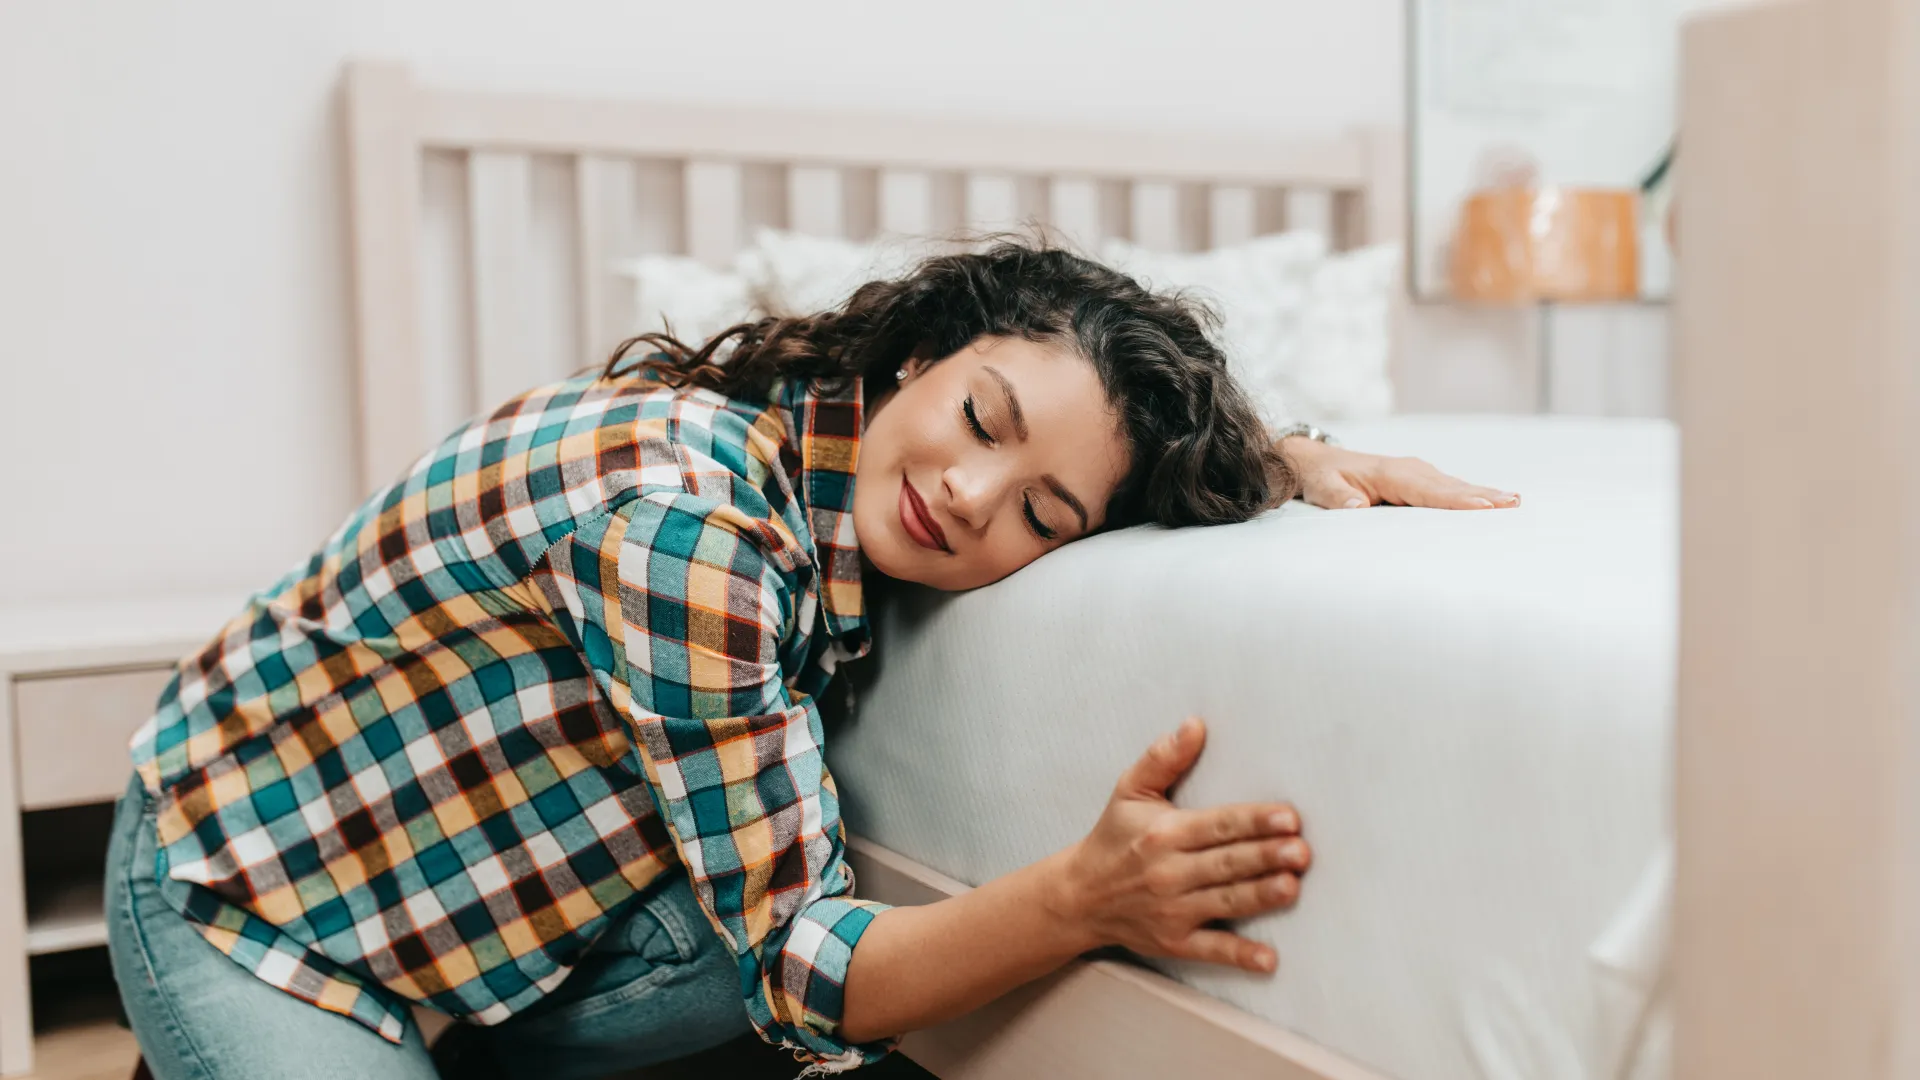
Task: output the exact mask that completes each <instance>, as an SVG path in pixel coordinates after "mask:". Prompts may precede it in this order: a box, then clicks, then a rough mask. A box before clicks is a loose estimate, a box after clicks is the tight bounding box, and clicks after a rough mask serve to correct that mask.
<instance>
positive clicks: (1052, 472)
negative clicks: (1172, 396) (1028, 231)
mask: <svg viewBox="0 0 1920 1080" xmlns="http://www.w3.org/2000/svg"><path fill="white" fill-rule="evenodd" d="M905 370H906V372H907V377H906V379H905V380H904V381H903V382H901V383H900V384H899V386H898V387H897V388H896V389H894V390H892V391H890V392H888V393H885V394H882V395H880V396H879V397H878V398H877V399H875V400H874V401H873V402H871V403H870V404H869V407H868V419H867V430H866V434H865V437H864V438H862V440H861V445H860V461H859V464H858V466H857V469H856V472H855V480H854V489H853V529H854V533H855V535H856V536H857V537H858V538H859V541H860V550H861V551H862V552H863V553H865V555H866V557H867V559H868V560H869V561H871V562H872V563H873V565H874V566H875V567H876V568H877V569H879V571H880V572H881V573H883V574H886V575H887V576H888V577H893V578H899V579H901V580H903V581H915V582H919V583H920V584H923V585H930V586H932V587H934V588H936V589H948V590H958V589H972V588H977V587H979V586H981V585H988V584H991V583H993V582H995V581H998V580H1000V579H1001V578H1003V577H1006V576H1007V575H1008V574H1011V573H1013V572H1014V571H1015V570H1018V569H1020V568H1021V567H1023V566H1025V565H1027V564H1028V563H1030V562H1032V561H1033V560H1035V559H1037V558H1039V557H1040V556H1042V555H1044V554H1046V553H1047V552H1049V551H1052V550H1053V549H1054V548H1056V547H1059V546H1060V545H1061V544H1064V543H1067V542H1068V541H1070V540H1075V539H1078V538H1079V537H1082V536H1085V535H1087V534H1088V533H1090V532H1092V531H1094V530H1096V529H1098V528H1099V527H1100V524H1101V519H1102V516H1103V515H1104V514H1105V512H1106V507H1107V500H1108V499H1109V498H1110V497H1111V496H1112V495H1113V492H1114V489H1115V488H1117V487H1118V486H1119V484H1120V481H1121V480H1122V479H1123V478H1124V477H1125V476H1126V472H1127V466H1128V454H1127V446H1126V441H1125V439H1124V438H1123V437H1122V436H1121V433H1120V423H1119V418H1118V417H1117V416H1115V415H1114V413H1113V410H1112V409H1111V408H1109V406H1108V405H1107V398H1106V394H1105V392H1104V391H1103V390H1102V389H1101V386H1100V378H1099V376H1098V375H1096V374H1095V373H1094V370H1093V365H1092V364H1091V363H1088V362H1087V361H1086V360H1085V359H1084V358H1082V357H1080V356H1079V355H1077V354H1076V353H1074V352H1073V351H1072V350H1071V349H1068V348H1066V347H1065V346H1062V345H1058V344H1050V343H1038V342H1032V341H1026V340H1023V339H1020V338H1000V337H983V338H980V339H978V340H976V341H975V342H974V343H973V344H971V345H969V346H967V347H966V348H964V349H961V350H960V351H959V352H957V353H955V354H954V355H952V356H950V357H948V358H947V359H945V360H941V361H939V362H937V363H930V362H925V361H920V360H912V361H909V362H908V364H907V367H906V369H905Z"/></svg>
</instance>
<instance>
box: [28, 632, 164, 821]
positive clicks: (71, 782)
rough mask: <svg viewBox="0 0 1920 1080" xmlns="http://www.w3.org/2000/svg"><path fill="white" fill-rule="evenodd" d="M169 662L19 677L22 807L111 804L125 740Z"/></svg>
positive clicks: (146, 710)
mask: <svg viewBox="0 0 1920 1080" xmlns="http://www.w3.org/2000/svg"><path fill="white" fill-rule="evenodd" d="M172 677H173V668H172V666H171V665H169V666H166V667H154V668H144V669H141V670H137V671H116V672H112V673H107V674H99V675H56V676H52V677H49V678H25V679H16V680H15V681H14V684H13V717H14V727H15V728H16V730H17V731H18V733H19V741H18V742H17V744H16V745H17V746H18V747H19V750H20V756H19V768H20V808H21V809H23V810H40V809H45V808H47V807H51V806H72V805H75V804H78V803H90V802H110V801H112V800H114V799H117V798H119V797H120V793H121V792H123V791H125V790H126V789H127V777H128V776H130V775H131V774H132V772H133V763H132V761H131V759H130V758H128V756H127V740H129V739H131V738H132V737H133V732H134V729H136V728H138V727H139V726H140V725H141V724H142V723H143V722H145V721H146V719H147V717H148V716H150V715H152V713H153V703H154V701H155V700H157V699H158V698H159V697H160V691H161V690H162V689H164V688H165V687H166V685H167V680H168V679H170V678H172Z"/></svg>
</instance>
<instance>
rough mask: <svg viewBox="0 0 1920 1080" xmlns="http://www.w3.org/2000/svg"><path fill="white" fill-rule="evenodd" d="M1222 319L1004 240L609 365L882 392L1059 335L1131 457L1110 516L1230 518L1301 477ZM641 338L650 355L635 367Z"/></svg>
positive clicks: (653, 342)
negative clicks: (814, 304) (1240, 373)
mask: <svg viewBox="0 0 1920 1080" xmlns="http://www.w3.org/2000/svg"><path fill="white" fill-rule="evenodd" d="M1213 322H1214V320H1213V316H1212V314H1211V313H1210V312H1209V311H1208V310H1207V309H1206V308H1205V307H1204V306H1202V305H1199V304H1196V303H1194V302H1192V301H1189V300H1187V299H1185V298H1182V297H1180V296H1177V295H1165V294H1160V293H1155V292H1152V291H1150V290H1148V289H1145V288H1143V287H1141V285H1140V284H1139V283H1138V282H1136V281H1134V280H1133V279H1132V278H1130V277H1128V276H1126V275H1125V274H1122V273H1120V272H1118V271H1116V270H1113V269H1111V268H1109V267H1106V266H1102V265H1101V264H1099V263H1096V262H1093V261H1091V260H1089V259H1085V258H1081V257H1080V256H1078V255H1075V254H1073V253H1071V252H1068V251H1063V250H1060V249H1058V248H1054V247H1048V246H1045V245H1042V244H1038V243H1029V242H1025V241H1020V240H1005V239H1003V240H999V241H996V242H994V243H992V244H991V245H990V246H987V247H985V248H983V249H982V250H978V251H973V252H967V253H963V254H951V255H939V256H935V257H933V258H929V259H927V260H926V261H924V262H922V263H921V264H920V265H919V266H918V267H916V268H915V269H914V270H913V271H912V272H911V273H909V274H907V275H905V276H904V277H901V278H898V279H895V280H890V281H874V282H869V283H867V284H865V285H862V286H861V287H860V288H859V289H858V290H856V291H855V292H854V294H853V295H852V296H851V297H849V298H848V299H847V301H846V302H845V303H844V304H841V305H840V306H839V307H838V308H835V309H834V310H832V311H826V312H821V313H819V314H816V315H807V316H801V317H798V318H764V319H761V320H759V321H757V322H750V323H741V324H739V325H737V326H734V327H732V328H730V329H728V330H726V331H724V332H722V333H720V334H718V335H716V336H715V337H713V338H712V339H711V340H709V341H708V342H706V344H704V345H703V346H701V347H700V348H698V349H694V348H690V347H688V346H687V345H684V344H682V343H681V342H680V341H679V340H678V339H676V338H674V337H673V336H672V335H671V333H660V334H642V335H640V336H638V337H634V338H630V339H628V340H627V341H625V342H622V343H621V344H620V346H619V347H618V348H617V349H615V350H614V354H613V356H612V357H611V358H610V359H609V360H608V361H607V365H606V369H605V372H604V374H605V375H606V376H608V377H614V376H616V375H620V374H630V373H633V372H637V371H644V372H648V373H650V374H651V375H652V376H653V377H654V378H657V379H659V380H661V381H663V382H665V383H667V384H668V385H672V386H698V387H704V388H707V389H711V390H716V391H719V392H720V393H723V394H726V395H728V396H730V397H750V398H751V397H759V396H764V395H765V394H766V393H767V392H768V391H769V390H770V389H771V387H772V385H773V384H774V382H776V381H778V380H780V379H789V378H804V379H817V380H844V379H851V378H857V379H861V380H863V382H864V384H865V389H866V393H867V395H868V397H869V399H871V398H872V397H873V396H874V395H877V394H879V393H881V392H883V391H884V390H885V388H887V387H891V386H892V385H893V384H894V374H895V373H896V372H897V371H899V369H900V367H901V366H902V365H904V364H905V363H906V362H907V361H908V360H909V359H910V358H913V357H916V356H918V357H924V358H927V359H933V360H938V359H942V358H945V357H948V356H951V355H953V354H954V353H956V352H958V351H960V350H961V349H963V348H965V347H966V346H967V345H968V344H970V343H972V342H973V341H974V340H975V339H977V338H980V337H983V336H989V335H991V336H1001V337H1018V338H1025V339H1027V340H1029V341H1036V342H1059V343H1063V344H1066V345H1068V346H1069V347H1071V348H1072V349H1074V350H1075V351H1077V352H1078V353H1079V354H1080V355H1081V356H1084V357H1085V358H1086V359H1087V360H1088V361H1090V362H1091V363H1092V364H1093V367H1094V370H1095V371H1096V372H1098V373H1099V377H1100V384H1101V386H1102V387H1103V388H1104V389H1105V390H1106V395H1107V401H1108V403H1109V404H1110V405H1111V406H1112V408H1113V409H1114V411H1115V413H1116V414H1117V415H1118V416H1119V417H1120V421H1121V426H1122V429H1123V431H1124V433H1125V437H1126V441H1127V445H1128V448H1129V450H1130V451H1131V454H1132V464H1131V466H1130V467H1129V469H1128V472H1127V475H1126V477H1125V478H1124V479H1122V481H1121V483H1120V486H1119V488H1118V489H1117V490H1116V491H1115V492H1114V495H1113V498H1112V500H1111V501H1110V502H1109V503H1108V504H1107V515H1106V527H1107V528H1124V527H1126V526H1128V525H1136V524H1142V523H1154V524H1160V525H1167V526H1182V525H1221V524H1228V523H1231V522H1236V521H1245V520H1246V519H1248V518H1250V517H1252V516H1253V515H1255V514H1257V513H1259V512H1260V511H1261V510H1262V509H1264V508H1266V507H1268V506H1271V505H1273V504H1275V503H1277V502H1281V501H1284V500H1286V499H1289V498H1291V497H1293V495H1294V494H1295V491H1296V483H1295V479H1294V476H1293V474H1292V472H1291V471H1290V470H1289V469H1288V467H1287V465H1286V463H1285V461H1284V460H1283V459H1282V458H1281V457H1280V455H1279V453H1278V452H1277V451H1276V450H1275V449H1274V447H1273V446H1272V444H1271V443H1270V441H1269V440H1268V438H1267V435H1266V432H1265V429H1264V428H1263V426H1262V425H1261V423H1260V420H1259V418H1258V416H1256V415H1255V413H1254V410H1253V406H1252V405H1251V403H1250V402H1249V401H1248V400H1247V397H1246V395H1245V394H1244V393H1243V392H1242V391H1241V389H1240V387H1239V386H1238V385H1237V384H1236V383H1235V382H1234V381H1233V379H1232V377H1231V376H1229V375H1228V373H1227V364H1226V358H1225V356H1224V355H1223V354H1222V353H1221V351H1220V349H1219V347H1218V346H1216V345H1215V344H1214V343H1213V341H1212V339H1211V338H1210V337H1209V336H1208V331H1209V330H1210V329H1212V328H1213ZM729 344H731V345H732V351H731V354H730V355H729V354H727V353H726V351H725V350H726V347H727V346H728V345H729ZM643 345H644V346H647V347H649V349H650V350H651V351H650V352H649V354H647V355H644V356H643V357H642V358H641V359H640V360H639V362H638V363H637V364H633V365H629V366H627V367H625V368H622V362H623V361H624V360H626V359H627V358H628V357H629V356H630V355H631V354H632V353H633V352H634V350H635V349H636V348H637V347H639V346H643Z"/></svg>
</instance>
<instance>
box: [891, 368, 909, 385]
mask: <svg viewBox="0 0 1920 1080" xmlns="http://www.w3.org/2000/svg"><path fill="white" fill-rule="evenodd" d="M893 381H894V382H906V381H907V369H906V368H901V369H900V370H899V371H896V372H894V373H893Z"/></svg>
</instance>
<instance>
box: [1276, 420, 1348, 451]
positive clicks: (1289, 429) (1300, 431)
mask: <svg viewBox="0 0 1920 1080" xmlns="http://www.w3.org/2000/svg"><path fill="white" fill-rule="evenodd" d="M1295 435H1298V436H1300V437H1301V438H1303V439H1312V440H1313V441H1314V442H1320V443H1326V444H1327V445H1328V446H1339V445H1340V440H1338V439H1336V438H1334V437H1333V436H1332V435H1329V434H1327V432H1326V431H1325V429H1323V428H1319V427H1315V426H1314V425H1312V424H1288V425H1287V426H1286V427H1283V428H1281V429H1280V430H1279V431H1276V432H1274V433H1273V441H1274V443H1275V445H1278V444H1279V442H1280V440H1282V439H1291V438H1293V437H1294V436H1295Z"/></svg>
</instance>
